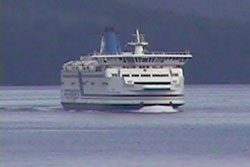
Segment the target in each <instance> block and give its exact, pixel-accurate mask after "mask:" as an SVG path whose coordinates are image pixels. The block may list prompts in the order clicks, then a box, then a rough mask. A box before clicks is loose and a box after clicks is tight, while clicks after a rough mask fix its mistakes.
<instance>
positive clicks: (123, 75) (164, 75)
mask: <svg viewBox="0 0 250 167" xmlns="http://www.w3.org/2000/svg"><path fill="white" fill-rule="evenodd" d="M112 76H117V74H116V75H113V74H112ZM140 76H141V77H151V74H141V75H139V74H132V75H131V77H140ZM172 76H175V77H177V76H178V74H172ZM122 77H130V75H129V74H122ZM152 77H169V75H168V74H152Z"/></svg>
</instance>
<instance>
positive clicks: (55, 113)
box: [0, 85, 250, 167]
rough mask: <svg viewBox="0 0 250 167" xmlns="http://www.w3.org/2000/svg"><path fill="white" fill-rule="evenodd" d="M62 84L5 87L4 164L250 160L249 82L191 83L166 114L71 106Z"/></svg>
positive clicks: (205, 166) (184, 164)
mask: <svg viewBox="0 0 250 167" xmlns="http://www.w3.org/2000/svg"><path fill="white" fill-rule="evenodd" d="M59 93H60V91H59V87H1V103H0V107H1V166H2V167H53V166H56V167H82V166H86V167H96V166H101V167H104V166H107V167H117V166H119V167H147V166H148V167H161V166H162V167H166V166H169V167H222V166H225V167H231V166H232V167H234V166H237V167H249V166H250V85H196V86H187V87H186V92H185V95H186V105H185V106H183V107H182V108H181V112H177V113H167V114H145V113H111V112H99V111H84V112H75V111H64V110H63V109H62V108H61V106H60V99H59Z"/></svg>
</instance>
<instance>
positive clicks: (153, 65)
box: [61, 27, 192, 110]
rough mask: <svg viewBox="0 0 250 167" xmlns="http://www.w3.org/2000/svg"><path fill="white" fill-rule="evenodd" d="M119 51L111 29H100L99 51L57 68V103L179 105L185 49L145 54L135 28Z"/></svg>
mask: <svg viewBox="0 0 250 167" xmlns="http://www.w3.org/2000/svg"><path fill="white" fill-rule="evenodd" d="M133 35H134V38H135V39H133V40H132V41H131V42H128V46H131V47H132V49H131V51H130V52H126V51H124V52H122V50H121V47H120V43H119V40H118V37H117V34H116V33H115V31H114V29H113V28H111V27H108V28H105V33H104V36H103V37H102V40H101V47H100V51H99V52H94V53H93V54H90V55H86V56H81V57H80V59H79V60H74V61H69V62H66V63H65V64H64V65H63V68H62V70H61V104H62V106H63V107H64V109H66V110H70V109H75V110H84V109H91V110H113V109H114V110H118V109H122V110H124V109H141V108H142V107H145V106H154V105H157V106H158V105H160V106H171V107H173V108H177V107H178V106H181V105H183V104H184V94H183V93H184V92H183V91H184V75H183V69H182V67H183V66H184V64H185V63H186V62H187V60H189V59H191V58H192V55H191V53H190V52H189V51H185V52H149V51H147V50H146V49H145V47H146V46H147V45H148V42H146V41H145V38H144V35H143V34H140V33H139V30H138V29H137V30H136V33H135V34H133Z"/></svg>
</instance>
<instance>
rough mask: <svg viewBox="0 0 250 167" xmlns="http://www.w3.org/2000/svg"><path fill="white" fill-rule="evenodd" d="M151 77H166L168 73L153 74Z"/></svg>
mask: <svg viewBox="0 0 250 167" xmlns="http://www.w3.org/2000/svg"><path fill="white" fill-rule="evenodd" d="M153 77H168V74H153Z"/></svg>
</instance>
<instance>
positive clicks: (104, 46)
mask: <svg viewBox="0 0 250 167" xmlns="http://www.w3.org/2000/svg"><path fill="white" fill-rule="evenodd" d="M100 52H101V53H106V54H120V53H121V46H120V43H119V40H118V38H117V35H116V34H115V31H114V28H113V27H106V28H105V34H104V37H103V38H102V42H101V49H100Z"/></svg>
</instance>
